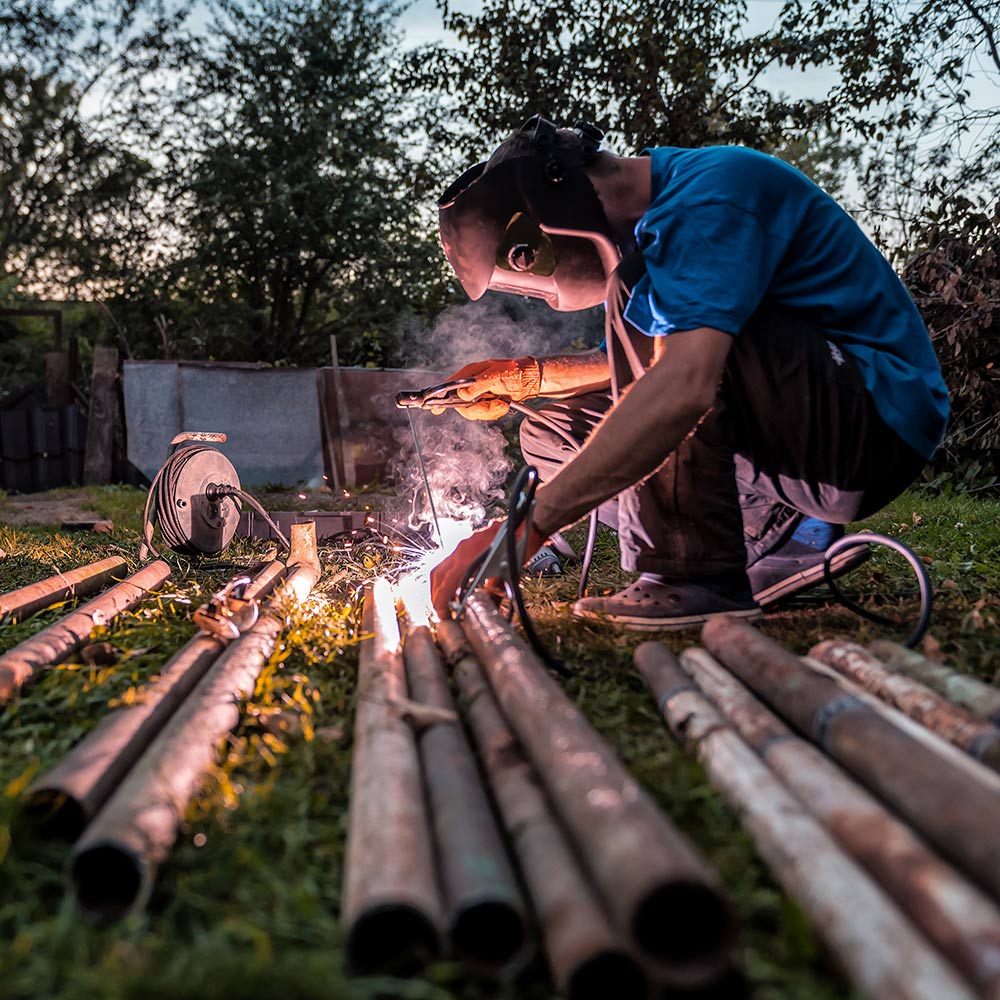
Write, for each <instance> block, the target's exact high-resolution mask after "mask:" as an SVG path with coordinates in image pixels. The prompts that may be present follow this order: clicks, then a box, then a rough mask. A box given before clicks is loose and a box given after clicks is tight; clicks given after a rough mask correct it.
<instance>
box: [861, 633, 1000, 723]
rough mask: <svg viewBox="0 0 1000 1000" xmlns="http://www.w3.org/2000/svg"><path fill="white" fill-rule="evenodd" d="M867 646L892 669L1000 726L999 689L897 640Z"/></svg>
mask: <svg viewBox="0 0 1000 1000" xmlns="http://www.w3.org/2000/svg"><path fill="white" fill-rule="evenodd" d="M868 648H869V649H870V650H871V651H872V652H873V653H874V654H875V655H876V656H877V657H878V658H879V659H880V660H881V661H882V662H883V663H884V664H885V665H886V666H887V667H888V668H889V669H890V670H896V671H898V672H899V673H901V674H905V675H906V676H907V677H912V678H913V679H914V680H915V681H919V682H920V683H921V684H926V685H927V687H929V688H931V689H932V690H934V691H937V693H938V694H940V695H943V696H944V697H945V698H947V699H948V700H949V701H951V702H954V703H955V704H956V705H958V706H959V707H960V708H964V709H965V710H966V711H967V712H971V713H972V714H973V715H974V716H975V717H976V718H977V719H981V720H982V721H983V722H990V723H992V724H993V725H994V726H1000V688H996V687H994V686H993V685H992V684H987V683H986V682H985V681H981V680H980V679H979V678H978V677H972V676H970V675H969V674H961V673H958V671H955V670H952V669H950V668H949V667H946V666H943V665H942V664H940V663H935V662H934V661H933V660H928V659H927V657H926V656H921V655H920V653H918V652H916V651H915V650H912V649H907V648H906V647H905V646H900V645H898V644H897V643H895V642H889V641H887V640H885V639H877V640H875V642H871V643H869V644H868Z"/></svg>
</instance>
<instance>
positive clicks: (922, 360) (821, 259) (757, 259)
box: [625, 146, 948, 458]
mask: <svg viewBox="0 0 1000 1000" xmlns="http://www.w3.org/2000/svg"><path fill="white" fill-rule="evenodd" d="M649 155H650V159H651V170H652V200H651V202H650V206H649V209H648V210H647V211H646V214H645V215H643V217H642V218H641V219H640V220H639V224H638V225H637V227H636V238H637V242H638V245H639V246H640V247H642V248H643V258H644V260H645V264H646V274H645V275H644V276H643V277H642V279H641V280H640V281H639V282H638V283H637V284H636V286H635V288H634V289H633V291H632V297H631V299H630V301H629V303H628V305H627V306H626V308H625V319H626V320H628V322H629V323H631V324H632V325H633V326H634V327H636V328H637V329H638V330H640V331H642V332H643V333H645V334H647V335H648V336H651V337H659V336H663V335H666V334H670V333H673V332H674V331H675V330H691V329H695V328H696V327H701V326H710V327H714V328H715V329H717V330H722V331H724V332H725V333H730V334H733V335H737V334H739V332H740V330H742V329H743V327H744V326H745V324H746V322H747V320H748V319H749V318H750V316H751V314H752V313H753V312H754V311H755V310H756V309H757V308H758V306H760V305H761V303H763V302H765V301H767V302H769V303H775V304H778V305H782V306H786V307H788V308H789V309H792V310H794V311H796V312H797V313H798V314H800V315H801V316H802V317H803V318H804V319H806V320H807V321H809V322H811V323H812V324H813V325H814V326H816V327H817V328H819V329H820V330H822V331H823V333H824V334H825V335H826V336H827V338H828V339H829V340H830V341H832V342H833V343H835V344H837V345H838V346H839V347H840V348H842V350H843V351H844V352H845V353H846V354H849V355H850V356H851V357H852V358H853V359H854V361H855V362H856V363H857V366H858V368H859V369H860V372H861V375H862V378H863V379H864V383H865V386H866V387H867V388H868V391H869V392H870V393H871V395H872V398H873V400H874V402H875V407H876V409H877V410H878V412H879V415H880V416H881V417H882V419H883V420H884V421H885V422H886V423H887V424H888V425H889V426H890V427H891V428H892V429H893V430H894V431H895V432H896V433H897V434H898V435H899V436H900V437H901V438H902V439H903V440H904V441H906V442H907V444H909V445H910V446H911V447H913V448H914V449H916V450H917V451H918V452H920V453H921V454H922V455H924V456H925V457H927V458H930V456H931V455H932V454H933V453H934V449H935V448H936V447H937V446H938V444H939V443H940V441H941V438H942V435H943V434H944V428H945V423H946V422H947V419H948V391H947V389H946V388H945V384H944V379H943V378H942V377H941V369H940V367H939V365H938V361H937V358H936V357H935V355H934V349H933V347H932V346H931V342H930V337H929V336H928V334H927V329H926V327H925V326H924V324H923V320H922V319H921V318H920V314H919V313H918V312H917V308H916V306H915V305H914V304H913V301H912V299H911V298H910V296H909V294H908V293H907V291H906V289H905V287H904V286H903V283H902V282H901V281H900V280H899V277H898V276H897V275H896V273H895V271H893V269H892V268H891V267H890V265H889V263H888V261H887V260H886V259H885V258H884V257H883V256H882V254H881V253H879V251H878V250H877V249H876V248H875V247H874V245H873V244H872V243H871V242H870V241H869V239H868V238H867V237H866V236H865V235H864V233H862V231H861V230H860V229H859V228H858V225H857V223H855V222H854V220H853V219H852V218H851V217H850V216H849V215H848V214H847V213H846V212H845V211H844V210H843V209H842V208H841V207H840V206H839V205H838V204H837V203H836V202H835V201H834V200H833V199H832V198H831V197H830V196H829V195H828V194H826V193H825V192H824V191H822V190H821V189H820V188H819V187H817V186H816V185H815V184H814V183H813V182H812V181H810V180H809V179H808V178H807V177H805V176H804V175H803V174H801V173H799V171H797V170H796V169H795V168H794V167H791V166H789V165H788V164H787V163H783V162H782V161H781V160H777V159H775V158H774V157H771V156H767V155H766V154H764V153H758V152H755V151H754V150H750V149H744V148H742V147H738V146H718V147H710V148H706V149H673V148H664V149H653V150H650V151H649Z"/></svg>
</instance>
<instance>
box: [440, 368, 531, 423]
mask: <svg viewBox="0 0 1000 1000" xmlns="http://www.w3.org/2000/svg"><path fill="white" fill-rule="evenodd" d="M466 378H474V379H475V380H476V381H475V383H474V384H473V385H467V386H462V387H461V388H460V389H456V390H455V395H456V396H458V398H459V399H467V400H469V401H470V405H469V406H459V407H456V409H457V410H458V412H459V413H461V414H462V416H463V417H465V418H466V419H467V420H496V419H497V418H498V417H502V416H503V415H504V414H505V413H506V412H507V411H508V410H509V409H510V405H509V402H510V401H511V400H513V401H514V402H516V403H519V402H521V400H523V399H530V398H531V397H532V396H537V395H538V394H539V392H540V391H541V387H542V367H541V365H540V364H539V362H538V360H537V359H536V358H532V357H523V358H491V359H490V360H489V361H474V362H473V363H472V364H471V365H466V366H465V367H464V368H460V369H459V370H458V371H457V372H455V374H454V375H451V376H450V377H449V381H450V380H451V379H466ZM484 397H485V398H484ZM435 412H439V411H435Z"/></svg>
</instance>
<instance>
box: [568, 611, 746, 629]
mask: <svg viewBox="0 0 1000 1000" xmlns="http://www.w3.org/2000/svg"><path fill="white" fill-rule="evenodd" d="M760 613H761V610H760V608H745V609H743V610H741V611H709V612H706V613H704V614H700V615H669V616H666V617H664V618H650V617H649V616H648V615H615V614H611V613H609V612H606V611H577V610H576V609H575V608H574V609H573V617H574V618H586V619H588V620H590V621H597V622H614V623H615V624H616V625H624V626H625V627H626V628H629V629H631V630H632V631H633V632H671V631H674V630H678V629H683V628H691V627H692V626H693V625H703V624H704V623H705V622H707V621H708V620H709V619H710V618H720V617H723V616H728V617H730V618H757V617H758V616H759V615H760Z"/></svg>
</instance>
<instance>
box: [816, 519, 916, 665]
mask: <svg viewBox="0 0 1000 1000" xmlns="http://www.w3.org/2000/svg"><path fill="white" fill-rule="evenodd" d="M861 545H884V546H886V548H890V549H892V550H893V551H894V552H898V553H899V554H900V555H901V556H902V557H903V558H904V559H905V560H906V561H907V562H908V563H909V565H910V568H911V569H912V570H913V573H914V575H915V576H916V578H917V586H918V587H919V589H920V614H919V616H918V617H917V623H916V625H915V626H914V627H913V631H912V632H911V633H910V635H909V637H908V638H907V640H906V642H905V643H904V645H905V646H906V647H907V649H913V648H914V647H915V646H916V645H917V643H918V642H919V641H920V640H921V638H923V635H924V633H925V632H926V631H927V629H928V626H929V625H930V623H931V609H932V606H933V602H934V590H933V587H932V586H931V581H930V577H929V576H928V575H927V570H926V568H925V567H924V564H923V563H922V562H921V561H920V557H919V556H918V555H917V554H916V553H915V552H914V551H913V549H911V548H909V546H907V545H904V544H903V543H902V542H901V541H899V540H898V539H895V538H890V537H889V536H888V535H878V534H874V533H872V534H867V533H865V534H855V535H844V537H843V538H839V539H837V541H835V542H834V543H833V544H832V545H831V546H830V547H829V548H828V549H827V550H826V553H825V555H824V557H823V576H824V578H825V580H826V585H827V586H828V587H829V588H830V590H831V591H832V592H833V596H834V597H835V598H836V599H837V600H838V601H839V602H840V603H841V604H842V605H843V606H844V607H845V608H847V609H848V610H849V611H853V612H854V613H855V614H856V615H860V616H861V617H862V618H865V619H866V620H868V621H870V622H875V624H876V625H888V626H898V625H899V624H900V623H899V622H898V621H895V620H893V619H892V618H887V617H886V616H885V615H880V614H876V613H875V612H874V611H869V610H867V608H863V607H861V605H860V604H858V603H857V602H856V601H853V600H851V598H849V597H848V596H847V595H846V594H845V593H844V592H843V591H842V590H841V589H840V587H839V586H837V583H836V582H835V580H834V579H833V573H832V570H831V565H832V563H833V558H834V556H836V555H839V554H840V553H841V552H844V551H846V550H848V549H854V548H857V547H859V546H861Z"/></svg>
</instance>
